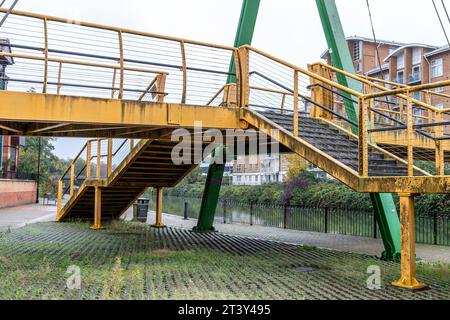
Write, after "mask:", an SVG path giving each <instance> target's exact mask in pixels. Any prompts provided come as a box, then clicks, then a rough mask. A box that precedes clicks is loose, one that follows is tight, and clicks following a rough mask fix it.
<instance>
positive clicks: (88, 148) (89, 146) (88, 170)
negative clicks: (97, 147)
mask: <svg viewBox="0 0 450 320" xmlns="http://www.w3.org/2000/svg"><path fill="white" fill-rule="evenodd" d="M91 158H92V144H91V141H88V142H87V144H86V179H89V178H90V177H91Z"/></svg>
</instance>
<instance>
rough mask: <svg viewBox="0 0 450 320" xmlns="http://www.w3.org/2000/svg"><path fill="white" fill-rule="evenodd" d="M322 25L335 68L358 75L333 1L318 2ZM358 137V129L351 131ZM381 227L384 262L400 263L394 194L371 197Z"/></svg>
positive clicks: (351, 110)
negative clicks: (398, 261)
mask: <svg viewBox="0 0 450 320" xmlns="http://www.w3.org/2000/svg"><path fill="white" fill-rule="evenodd" d="M316 4H317V8H318V10H319V15H320V19H321V21H322V26H323V30H324V32H325V37H326V39H327V43H328V47H329V50H330V54H331V60H332V64H333V65H334V66H335V67H336V68H339V69H341V70H344V71H346V72H348V73H352V74H356V71H355V66H354V64H353V61H352V57H351V54H350V51H349V48H348V44H347V39H346V38H345V33H344V29H343V27H342V23H341V20H340V18H339V12H338V10H337V7H336V2H335V1H334V0H316ZM337 80H338V82H339V83H340V84H341V85H344V86H346V87H348V88H350V89H353V90H356V91H361V88H362V86H361V84H360V83H359V82H357V81H356V80H354V79H350V78H348V77H345V76H342V75H338V77H337ZM349 97H350V96H349ZM344 101H345V108H346V112H347V116H348V117H349V118H350V119H351V120H353V121H355V122H358V105H357V104H355V103H353V102H351V101H346V99H344ZM352 130H353V132H355V133H357V130H358V128H356V127H355V128H352ZM370 198H371V200H372V205H373V207H374V212H375V216H376V220H377V223H378V227H379V230H380V233H381V236H382V239H383V243H384V248H385V251H384V252H383V257H384V258H385V259H399V257H400V250H401V248H400V220H399V217H398V214H397V208H396V206H395V203H394V198H393V196H392V195H391V194H386V193H383V194H378V193H372V194H371V195H370Z"/></svg>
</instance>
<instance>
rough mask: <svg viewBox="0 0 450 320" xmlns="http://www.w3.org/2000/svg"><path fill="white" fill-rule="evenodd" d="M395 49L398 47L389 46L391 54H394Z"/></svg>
mask: <svg viewBox="0 0 450 320" xmlns="http://www.w3.org/2000/svg"><path fill="white" fill-rule="evenodd" d="M395 50H397V48H396V47H390V48H389V55H391V54H393V53H394V51H395Z"/></svg>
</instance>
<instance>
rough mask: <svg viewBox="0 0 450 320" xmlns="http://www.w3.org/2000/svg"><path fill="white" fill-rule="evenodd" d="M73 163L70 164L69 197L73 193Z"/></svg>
mask: <svg viewBox="0 0 450 320" xmlns="http://www.w3.org/2000/svg"><path fill="white" fill-rule="evenodd" d="M74 187H75V162H72V163H71V164H70V197H73V195H74V193H75V188H74Z"/></svg>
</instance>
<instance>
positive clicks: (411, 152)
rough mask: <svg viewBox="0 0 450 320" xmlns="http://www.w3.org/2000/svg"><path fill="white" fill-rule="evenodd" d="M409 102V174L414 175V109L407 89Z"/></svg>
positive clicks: (407, 108)
mask: <svg viewBox="0 0 450 320" xmlns="http://www.w3.org/2000/svg"><path fill="white" fill-rule="evenodd" d="M406 94H407V104H406V127H407V129H406V132H407V142H408V176H410V177H412V176H414V146H413V142H414V128H413V126H414V124H413V109H412V97H411V92H409V91H407V93H406Z"/></svg>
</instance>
